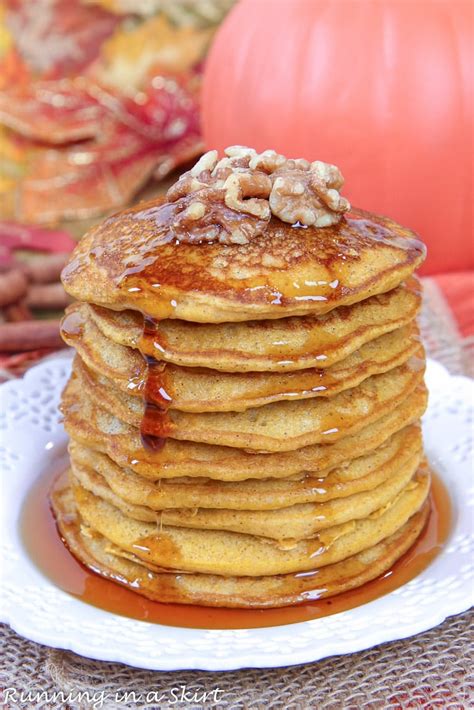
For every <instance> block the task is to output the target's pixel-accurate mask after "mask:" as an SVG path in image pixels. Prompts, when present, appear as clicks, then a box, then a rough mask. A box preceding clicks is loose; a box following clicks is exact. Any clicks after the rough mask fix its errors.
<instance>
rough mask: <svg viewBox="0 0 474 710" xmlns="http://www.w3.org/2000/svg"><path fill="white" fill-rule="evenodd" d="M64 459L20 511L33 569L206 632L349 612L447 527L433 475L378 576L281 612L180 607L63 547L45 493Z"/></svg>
mask: <svg viewBox="0 0 474 710" xmlns="http://www.w3.org/2000/svg"><path fill="white" fill-rule="evenodd" d="M66 468H67V461H64V460H62V461H61V464H60V465H58V466H56V467H54V468H53V469H52V470H51V471H49V472H48V473H47V474H46V475H43V476H41V477H40V478H39V479H38V481H37V482H36V483H35V485H34V486H33V487H32V489H31V491H30V492H29V494H28V496H27V499H26V501H25V504H24V506H23V510H22V516H21V532H22V538H23V542H24V545H25V547H26V549H27V552H28V554H29V556H30V558H31V559H32V560H33V561H34V563H35V564H36V565H37V567H38V568H39V569H40V570H41V571H42V572H43V573H44V574H45V575H46V576H47V577H48V578H49V579H50V580H51V581H52V582H53V583H54V584H55V585H57V586H58V587H59V588H60V589H63V590H64V591H65V592H68V593H69V594H72V595H73V596H75V597H77V598H78V599H80V600H81V601H83V602H86V603H88V604H92V605H93V606H95V607H99V608H100V609H104V610H105V611H108V612H112V613H114V614H120V615H122V616H127V617H130V618H132V619H139V620H142V621H148V622H154V623H159V624H165V625H168V626H180V627H187V628H206V629H243V628H257V627H266V626H277V625H281V624H291V623H296V622H302V621H309V620H310V619H318V618H321V617H324V616H329V615H331V614H336V613H337V612H341V611H346V610H347V609H353V608H354V607H358V606H360V605H361V604H365V603H367V602H369V601H372V600H374V599H377V598H379V597H381V596H383V595H385V594H388V593H389V592H391V591H393V590H394V589H397V588H398V587H400V586H402V585H403V584H406V583H407V582H409V581H410V580H411V579H413V578H414V577H416V576H417V575H418V574H420V572H422V571H423V570H424V569H425V568H426V567H427V566H428V565H429V563H430V562H431V561H432V560H433V559H434V558H435V557H436V555H437V554H438V553H439V552H440V551H441V549H442V547H443V545H444V543H445V541H446V539H447V537H448V534H449V531H450V528H451V504H450V499H449V494H448V492H447V490H446V488H445V486H444V485H443V483H442V482H441V480H440V479H439V478H438V477H437V476H433V485H432V493H431V499H432V510H431V514H430V517H429V520H428V522H427V524H426V526H425V529H424V530H423V532H422V534H421V535H420V537H419V538H418V540H417V542H416V543H415V544H414V545H413V546H412V547H411V549H410V550H409V551H408V552H407V553H405V555H404V556H403V557H402V558H401V559H400V560H398V561H397V562H396V563H395V565H394V566H393V567H392V568H391V570H389V571H388V572H386V573H385V574H384V575H382V576H381V577H378V578H377V579H375V580H373V581H372V582H368V583H367V584H365V585H363V586H362V587H359V588H358V589H354V590H351V591H348V592H344V593H342V594H339V595H337V596H335V597H332V598H329V599H320V600H314V601H310V602H307V603H303V604H298V605H296V606H289V607H283V608H279V609H253V610H249V609H222V608H207V607H199V606H190V605H181V604H160V603H159V602H153V601H150V600H148V599H146V598H145V597H142V596H140V595H139V594H136V593H135V592H132V591H130V590H128V589H125V588H124V587H121V586H120V585H119V584H117V583H115V582H112V581H110V580H107V579H104V578H102V577H100V576H99V575H97V574H94V573H93V572H91V571H90V570H88V569H87V568H86V567H84V566H83V565H82V564H81V563H79V562H78V561H77V560H76V559H75V558H74V557H73V556H72V554H71V553H70V552H69V550H68V549H67V547H66V546H65V545H64V544H63V542H62V540H61V538H60V535H59V533H58V531H57V528H56V524H55V520H54V517H53V514H52V512H51V509H50V506H49V501H48V493H49V490H50V488H51V485H52V483H53V481H54V480H55V479H56V478H57V477H58V476H59V475H60V474H61V472H62V471H64V470H65V469H66Z"/></svg>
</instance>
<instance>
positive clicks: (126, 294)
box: [62, 200, 425, 323]
mask: <svg viewBox="0 0 474 710" xmlns="http://www.w3.org/2000/svg"><path fill="white" fill-rule="evenodd" d="M175 210H176V206H175V204H169V203H164V202H163V201H162V200H158V201H154V202H150V203H147V204H145V205H143V204H141V205H138V206H136V207H133V208H131V209H129V210H127V211H125V212H122V213H120V214H117V215H115V216H112V217H110V218H108V219H106V220H105V221H104V222H103V223H102V224H101V225H99V226H97V227H95V228H94V229H93V230H92V231H91V232H89V234H88V235H86V236H85V237H84V239H83V240H82V241H81V242H80V244H79V245H78V246H77V247H76V249H75V250H74V252H73V256H72V258H71V261H70V262H69V264H68V265H67V266H66V268H65V269H64V270H63V274H62V279H63V283H64V287H65V289H66V291H67V292H68V293H69V294H71V295H72V296H74V297H75V298H77V299H78V300H82V301H86V302H89V303H94V304H97V305H101V306H105V307H108V308H111V309H113V310H125V309H132V310H138V311H142V312H143V313H145V314H146V315H149V316H152V317H154V318H157V319H164V318H178V319H182V320H188V321H193V322H198V323H222V322H226V321H231V322H239V321H246V320H259V319H274V318H283V317H286V316H294V315H320V314H323V313H327V312H328V311H330V310H332V309H333V308H336V307H339V306H342V305H349V304H352V303H356V302H359V301H362V300H364V299H366V298H369V297H370V296H373V295H375V294H379V293H384V292H386V291H389V290H390V289H393V288H395V287H396V286H397V285H398V284H400V283H401V282H402V281H403V280H405V279H406V278H407V277H408V276H409V275H410V274H411V273H412V272H413V271H414V270H415V269H416V268H417V267H418V266H419V265H420V263H421V262H422V261H423V259H424V256H425V247H424V246H423V244H422V243H421V242H420V241H419V240H418V239H417V238H416V235H415V234H414V233H413V232H411V231H410V230H408V229H405V228H404V227H401V226H400V225H398V224H397V223H396V222H394V221H392V220H390V219H388V218H386V217H379V216H377V215H373V214H370V213H368V212H364V211H362V210H353V211H352V212H351V213H349V214H348V215H347V216H346V217H344V218H343V219H341V221H340V222H339V223H338V224H337V225H334V226H331V227H324V228H315V227H307V228H302V227H299V226H295V225H289V224H285V223H283V222H281V221H280V220H278V219H275V218H272V221H271V222H270V224H269V225H268V228H267V229H266V231H265V233H264V234H263V235H261V236H258V237H255V238H254V239H252V240H251V241H250V242H249V243H248V244H232V245H223V244H220V243H218V242H210V243H185V242H179V243H178V242H177V241H176V240H173V241H172V240H171V232H170V229H169V226H170V224H171V222H172V221H173V219H174V216H175Z"/></svg>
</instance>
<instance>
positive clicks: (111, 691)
mask: <svg viewBox="0 0 474 710" xmlns="http://www.w3.org/2000/svg"><path fill="white" fill-rule="evenodd" d="M421 321H422V330H423V334H424V338H425V343H426V345H427V348H428V351H429V354H430V355H431V356H432V357H435V358H437V359H438V360H440V361H441V362H443V363H444V364H445V365H446V366H447V367H448V368H449V370H450V371H451V372H453V373H455V374H459V373H463V372H464V373H466V372H470V370H471V368H472V362H473V358H472V351H473V342H472V340H469V341H465V340H464V341H463V340H462V339H461V337H460V334H459V332H458V330H457V326H456V323H455V321H454V319H453V317H452V315H451V312H450V310H449V308H448V306H447V304H446V302H445V300H444V297H443V295H442V293H441V292H440V291H439V289H438V287H437V286H436V284H435V282H434V281H432V280H431V279H427V280H425V307H424V311H423V314H422V318H421ZM470 374H472V372H470ZM473 620H474V612H473V611H471V612H466V613H465V614H461V615H459V616H457V617H454V618H451V619H448V620H447V621H445V622H444V623H443V624H442V625H441V626H439V627H437V628H436V629H433V630H431V631H428V632H427V633H424V634H420V635H419V636H416V637H414V638H411V639H408V640H404V641H395V642H392V643H386V644H383V645H381V646H378V647H376V648H373V649H369V650H367V651H362V652H360V653H355V654H351V655H348V656H340V657H332V658H327V659H324V660H322V661H319V662H318V663H310V664H306V665H303V666H295V667H292V668H277V669H267V670H266V669H264V670H258V669H257V670H242V671H232V672H228V673H206V672H203V671H176V672H173V673H169V672H168V673H167V672H153V671H146V670H138V669H134V668H130V667H128V666H125V665H122V664H120V663H105V662H100V661H92V660H89V659H86V658H83V657H81V656H78V655H76V654H74V653H71V652H69V651H61V650H56V649H51V648H48V647H45V646H41V645H39V644H36V643H32V642H31V641H26V640H25V639H23V638H21V637H20V636H18V635H17V634H16V633H14V632H13V631H11V629H9V627H8V626H6V625H0V641H1V643H2V649H3V651H2V660H1V666H0V688H1V689H2V694H1V695H0V698H1V699H2V701H3V702H4V707H6V708H9V710H10V709H11V710H14V709H15V708H21V709H22V710H23V709H25V708H27V709H28V710H29V709H30V708H44V709H45V710H57V709H59V708H61V710H69V709H71V710H79V709H80V710H82V708H92V707H94V700H95V701H96V705H95V707H97V708H100V707H103V708H106V709H107V710H114V709H117V710H119V709H121V708H147V709H148V710H151V708H189V709H191V708H204V707H206V708H207V707H223V708H232V709H234V708H236V709H237V708H281V709H282V710H286V709H287V708H288V709H290V708H291V709H293V708H294V709H295V710H297V709H299V708H317V709H318V710H319V709H320V708H321V709H324V710H326V709H327V710H352V709H355V710H357V709H358V708H370V709H372V708H373V709H378V708H393V709H396V708H428V709H431V708H441V709H443V710H444V709H449V710H451V709H452V710H458V709H462V710H464V709H465V708H474V672H473V667H474V652H473V648H474V630H473V624H472V622H473ZM182 686H185V687H184V690H183V687H182ZM8 688H10V689H12V688H13V689H16V690H17V692H18V695H17V696H14V695H12V694H11V693H10V697H13V700H11V699H10V700H8V701H7V702H6V703H5V701H4V698H5V694H4V691H5V689H8ZM216 690H218V691H219V692H218V693H216V692H215V691H216ZM21 691H32V692H33V693H38V692H41V691H43V695H42V696H40V697H35V696H30V699H23V701H22V700H21V699H20V696H19V693H20V692H21ZM61 691H62V693H63V694H64V695H63V696H61V695H60V694H59V695H58V693H60V692H61ZM81 691H83V692H88V695H83V696H82V700H81V701H75V700H68V698H74V697H77V694H78V693H80V692H81ZM127 692H128V693H131V695H129V696H128V697H129V700H128V701H125V702H124V701H121V699H122V698H123V696H124V693H127ZM150 692H151V693H153V695H152V696H151V700H150V701H148V702H147V701H146V696H147V694H148V693H150ZM183 692H184V693H187V695H185V696H183V695H182V693H183ZM204 693H207V694H208V695H207V699H206V700H203V697H204V695H203V694H204ZM55 694H56V695H55ZM117 694H118V695H117ZM15 697H16V699H15ZM63 697H64V698H66V700H65V701H64V700H63ZM140 697H141V698H142V699H141V700H140V699H139V698H140ZM149 697H150V696H149ZM180 697H187V698H190V700H185V701H181V700H179V698H180ZM134 698H135V699H136V700H134ZM158 698H160V699H158ZM193 698H194V699H193ZM215 699H217V702H216V700H215Z"/></svg>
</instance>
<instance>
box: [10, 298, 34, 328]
mask: <svg viewBox="0 0 474 710" xmlns="http://www.w3.org/2000/svg"><path fill="white" fill-rule="evenodd" d="M3 313H4V316H5V320H6V321H8V322H9V323H18V322H20V321H24V320H32V318H33V315H32V313H31V311H30V309H29V308H28V306H27V305H26V303H25V302H24V301H18V302H17V303H10V305H9V306H5V308H4V309H3Z"/></svg>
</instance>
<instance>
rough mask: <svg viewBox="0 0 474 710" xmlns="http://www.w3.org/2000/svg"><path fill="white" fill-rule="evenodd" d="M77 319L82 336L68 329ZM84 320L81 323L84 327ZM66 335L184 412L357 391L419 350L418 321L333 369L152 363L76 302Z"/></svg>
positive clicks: (92, 360) (99, 367) (132, 387)
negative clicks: (109, 333)
mask: <svg viewBox="0 0 474 710" xmlns="http://www.w3.org/2000/svg"><path fill="white" fill-rule="evenodd" d="M70 319H73V320H74V322H75V326H76V328H77V329H78V331H79V333H80V334H79V335H77V334H75V335H72V334H70V331H68V330H67V323H68V320H70ZM79 324H80V326H79ZM62 334H63V338H64V340H65V341H66V343H68V344H69V345H73V346H74V347H75V348H76V351H77V353H78V354H79V355H80V357H81V359H82V360H83V361H84V362H85V364H86V365H87V367H88V369H90V370H92V371H93V372H95V373H96V374H98V375H103V376H104V377H107V378H108V379H109V380H112V381H113V382H114V383H115V384H116V385H117V386H118V387H119V388H120V389H121V390H122V391H123V392H126V393H127V394H130V395H133V396H137V397H143V391H144V388H145V385H146V380H147V377H148V378H149V380H150V378H151V377H152V376H153V372H151V373H150V371H149V368H150V367H156V368H157V372H158V375H157V377H155V380H154V381H153V382H151V386H150V381H149V382H148V389H147V395H148V396H149V397H150V401H151V402H152V403H153V402H158V403H160V401H161V398H162V392H163V389H164V391H165V392H166V393H167V394H168V396H169V398H170V399H169V402H170V403H169V407H170V409H178V410H180V411H184V412H194V413H200V412H226V411H244V410H246V409H249V408H251V407H260V406H262V405H265V404H269V403H270V402H278V401H282V400H299V399H309V398H311V397H331V396H333V395H335V394H337V393H339V392H341V391H343V390H346V389H351V388H353V387H355V386H357V385H358V384H360V383H361V382H362V381H363V380H364V379H366V378H367V377H370V376H371V375H377V374H381V373H383V372H386V371H388V370H391V369H393V368H394V367H397V366H399V365H402V364H403V363H405V362H406V361H407V360H408V359H409V358H410V357H411V356H412V355H414V354H415V352H416V351H417V350H419V346H420V341H419V330H418V327H417V326H416V324H415V323H411V324H409V325H407V326H405V327H403V328H399V329H397V330H394V331H392V332H390V333H387V334H385V335H382V336H380V337H379V338H376V339H375V340H371V341H370V342H368V343H366V344H365V345H363V346H362V347H361V348H360V349H359V350H358V351H356V352H354V353H352V355H349V357H347V358H346V359H344V360H341V361H340V362H338V363H336V364H335V365H333V366H332V367H330V368H327V369H325V370H320V369H316V368H311V369H307V370H302V371H297V372H295V371H292V372H286V373H278V372H253V373H250V372H244V373H235V372H234V373H225V372H220V371H216V370H210V369H204V368H189V367H186V368H183V367H179V366H176V365H170V364H168V365H166V366H165V367H163V365H156V364H155V365H151V364H148V365H147V363H146V361H145V359H144V358H143V356H142V355H141V354H140V353H139V352H138V351H137V350H133V349H132V348H128V347H125V346H123V345H118V344H117V343H114V342H113V341H111V340H110V339H109V338H107V337H105V336H104V335H103V334H102V332H101V331H100V329H99V328H98V327H97V326H96V325H95V323H94V321H93V320H92V319H90V318H88V317H87V315H86V314H85V313H84V310H83V308H82V307H81V306H73V307H72V308H71V309H70V311H69V313H68V315H67V316H66V319H65V327H63V329H62Z"/></svg>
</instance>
